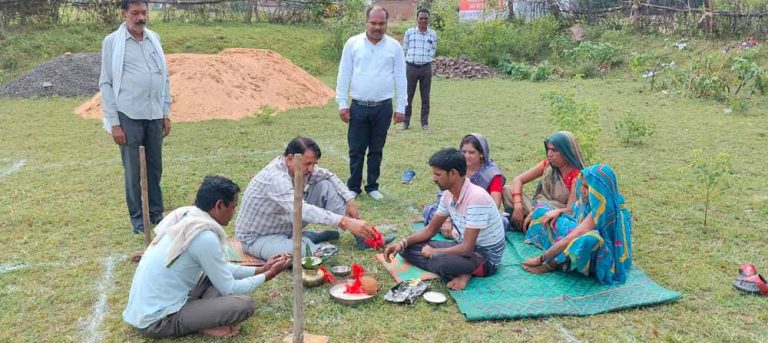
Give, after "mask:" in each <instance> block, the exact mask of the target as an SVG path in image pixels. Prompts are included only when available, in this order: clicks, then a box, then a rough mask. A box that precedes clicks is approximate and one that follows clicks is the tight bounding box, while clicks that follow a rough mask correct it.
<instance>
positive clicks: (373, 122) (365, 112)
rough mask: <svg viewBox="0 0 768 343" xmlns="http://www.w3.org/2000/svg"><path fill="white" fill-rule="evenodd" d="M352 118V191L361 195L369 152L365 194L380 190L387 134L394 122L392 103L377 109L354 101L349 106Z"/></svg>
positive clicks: (350, 165) (350, 147) (350, 131)
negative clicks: (366, 155) (364, 164)
mask: <svg viewBox="0 0 768 343" xmlns="http://www.w3.org/2000/svg"><path fill="white" fill-rule="evenodd" d="M349 113H350V119H349V127H348V129H347V144H349V179H348V180H347V187H349V190H351V191H353V192H355V193H358V194H360V192H361V185H362V182H363V162H364V161H365V151H366V150H368V181H367V183H366V184H365V191H366V192H369V193H370V192H373V191H375V190H378V189H379V184H378V179H379V175H380V174H381V159H382V158H383V156H384V144H385V143H386V142H387V131H388V130H389V125H390V122H391V121H392V100H391V99H390V100H387V101H384V102H383V103H382V104H380V105H378V106H362V105H359V104H358V103H357V102H356V101H352V106H350V107H349Z"/></svg>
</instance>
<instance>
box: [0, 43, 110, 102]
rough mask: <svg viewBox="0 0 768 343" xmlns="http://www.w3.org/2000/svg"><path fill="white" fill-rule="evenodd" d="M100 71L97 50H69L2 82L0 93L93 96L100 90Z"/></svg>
mask: <svg viewBox="0 0 768 343" xmlns="http://www.w3.org/2000/svg"><path fill="white" fill-rule="evenodd" d="M100 71H101V56H100V55H99V54H98V53H92V54H70V53H67V54H64V55H61V56H59V57H56V58H54V59H52V60H50V61H48V62H46V63H44V64H42V65H40V66H38V67H37V68H35V69H32V70H31V71H29V72H28V73H26V74H24V75H21V76H19V77H18V78H16V79H15V80H12V81H10V82H8V83H6V84H4V85H0V97H12V98H34V97H48V96H61V97H67V98H77V97H90V96H93V95H94V94H96V93H97V92H98V91H99V73H100Z"/></svg>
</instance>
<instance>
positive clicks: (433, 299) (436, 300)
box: [424, 292, 448, 305]
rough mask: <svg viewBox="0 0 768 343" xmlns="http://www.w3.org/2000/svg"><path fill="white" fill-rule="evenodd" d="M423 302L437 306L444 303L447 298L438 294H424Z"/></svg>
mask: <svg viewBox="0 0 768 343" xmlns="http://www.w3.org/2000/svg"><path fill="white" fill-rule="evenodd" d="M424 300H425V301H426V302H428V303H430V304H436V305H437V304H442V303H444V302H445V301H446V300H448V298H446V297H445V294H443V293H440V292H427V293H424Z"/></svg>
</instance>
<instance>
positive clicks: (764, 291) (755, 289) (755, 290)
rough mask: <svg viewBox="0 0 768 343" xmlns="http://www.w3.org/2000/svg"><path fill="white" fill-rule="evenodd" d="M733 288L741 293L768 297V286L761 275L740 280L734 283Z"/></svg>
mask: <svg viewBox="0 0 768 343" xmlns="http://www.w3.org/2000/svg"><path fill="white" fill-rule="evenodd" d="M733 287H734V288H736V289H737V290H739V291H740V292H744V293H747V294H759V295H762V296H764V297H768V284H766V281H765V279H764V278H763V276H762V275H760V274H755V275H752V276H747V277H743V278H738V279H736V280H735V281H733Z"/></svg>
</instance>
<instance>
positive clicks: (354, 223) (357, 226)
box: [346, 218, 375, 239]
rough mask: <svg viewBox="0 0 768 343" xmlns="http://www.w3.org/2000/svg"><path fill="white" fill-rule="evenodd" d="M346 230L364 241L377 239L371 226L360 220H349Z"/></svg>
mask: <svg viewBox="0 0 768 343" xmlns="http://www.w3.org/2000/svg"><path fill="white" fill-rule="evenodd" d="M346 228H347V230H349V232H351V233H352V234H353V235H355V236H357V237H361V238H363V239H373V238H374V237H375V234H374V233H373V230H371V226H370V225H369V224H368V223H366V222H365V221H363V220H360V219H355V218H349V220H347V226H346Z"/></svg>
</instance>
